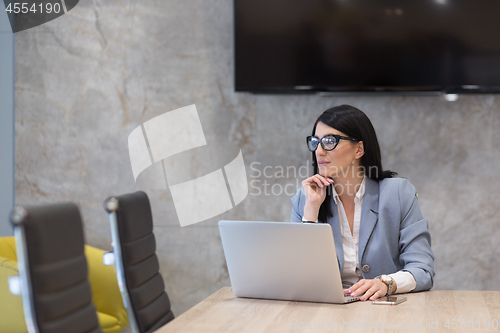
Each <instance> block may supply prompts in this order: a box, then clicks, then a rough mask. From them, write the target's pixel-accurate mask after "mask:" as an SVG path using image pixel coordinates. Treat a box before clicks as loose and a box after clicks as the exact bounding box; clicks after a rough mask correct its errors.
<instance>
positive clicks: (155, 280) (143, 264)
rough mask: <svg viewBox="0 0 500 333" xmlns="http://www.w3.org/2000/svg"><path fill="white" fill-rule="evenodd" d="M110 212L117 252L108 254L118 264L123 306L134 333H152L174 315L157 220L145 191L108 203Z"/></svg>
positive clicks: (107, 207) (117, 271) (110, 259)
mask: <svg viewBox="0 0 500 333" xmlns="http://www.w3.org/2000/svg"><path fill="white" fill-rule="evenodd" d="M104 209H105V210H106V211H107V212H108V213H109V218H110V224H111V237H112V239H113V252H109V253H107V254H105V255H104V262H105V263H106V264H114V265H115V270H116V276H117V279H118V284H119V286H120V291H121V294H122V298H123V303H124V304H125V307H126V308H127V311H128V316H129V320H130V326H131V328H132V331H133V332H134V333H149V332H153V331H154V330H156V329H158V328H160V327H161V326H163V325H165V324H166V323H168V322H169V321H171V320H172V319H174V315H173V313H172V311H171V310H170V300H169V298H168V295H167V293H166V292H165V284H164V283H163V278H162V276H161V275H160V273H159V268H160V267H159V263H158V258H157V256H156V241H155V236H154V234H153V217H152V215H151V206H150V204H149V199H148V196H147V195H146V193H144V192H140V191H139V192H135V193H130V194H125V195H122V196H119V197H110V198H108V199H106V200H105V202H104Z"/></svg>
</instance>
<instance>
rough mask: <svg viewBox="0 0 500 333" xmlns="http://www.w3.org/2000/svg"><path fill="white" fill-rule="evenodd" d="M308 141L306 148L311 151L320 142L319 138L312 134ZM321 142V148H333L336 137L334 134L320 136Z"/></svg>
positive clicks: (335, 143)
mask: <svg viewBox="0 0 500 333" xmlns="http://www.w3.org/2000/svg"><path fill="white" fill-rule="evenodd" d="M307 143H308V146H309V147H308V148H309V150H311V151H315V150H316V149H317V148H318V145H319V143H320V139H318V138H316V137H314V136H312V137H310V138H309V141H308V142H307ZM321 143H322V146H323V149H325V150H333V149H334V148H335V146H336V145H337V139H336V138H335V137H334V136H330V135H327V136H325V137H323V138H321Z"/></svg>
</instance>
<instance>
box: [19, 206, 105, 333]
mask: <svg viewBox="0 0 500 333" xmlns="http://www.w3.org/2000/svg"><path fill="white" fill-rule="evenodd" d="M11 222H12V225H13V226H14V236H15V239H16V248H17V259H18V267H19V275H20V280H21V281H20V282H21V284H20V289H21V296H22V301H23V309H24V315H25V319H26V325H27V327H28V331H29V332H30V333H31V332H38V333H67V332H72V333H99V332H101V329H100V327H99V322H98V319H97V314H96V309H95V307H94V304H93V303H92V295H91V289H90V285H89V282H88V279H87V273H88V268H87V260H86V258H85V255H84V236H83V226H82V220H81V217H80V211H79V210H78V207H77V206H76V205H75V204H72V203H62V204H52V205H44V206H34V207H21V206H16V207H14V209H13V210H12V213H11Z"/></svg>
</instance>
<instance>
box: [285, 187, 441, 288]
mask: <svg viewBox="0 0 500 333" xmlns="http://www.w3.org/2000/svg"><path fill="white" fill-rule="evenodd" d="M291 200H292V204H293V207H292V218H291V221H292V222H301V221H302V216H303V215H304V205H305V201H306V200H305V195H304V193H303V190H302V188H301V189H299V190H298V191H297V193H296V194H295V195H294V196H293V197H292V199H291ZM330 204H331V208H332V212H333V217H330V218H328V221H327V222H328V224H330V225H331V226H332V231H333V238H334V240H335V249H336V251H337V259H338V261H339V266H340V271H342V267H343V265H344V250H343V246H342V234H341V231H340V222H339V216H338V210H337V205H336V204H335V201H334V200H333V199H332V200H331V203H330ZM358 253H359V267H360V268H361V274H362V276H363V278H365V279H373V278H375V277H376V276H378V275H380V274H392V273H395V272H397V271H400V270H403V271H407V272H410V273H411V274H412V275H413V276H414V277H415V281H416V282H417V287H416V288H415V289H414V290H413V291H422V290H429V289H431V288H432V285H433V277H434V275H435V273H434V253H433V252H432V250H431V235H430V233H429V223H428V222H427V219H424V218H423V217H422V213H421V212H420V207H419V205H418V201H417V196H416V192H415V187H414V186H413V185H412V184H411V183H410V182H409V181H408V180H407V179H405V178H386V179H384V180H381V181H379V182H377V181H375V180H372V179H369V178H367V179H366V189H365V196H364V198H363V207H362V209H361V225H360V230H359V251H358Z"/></svg>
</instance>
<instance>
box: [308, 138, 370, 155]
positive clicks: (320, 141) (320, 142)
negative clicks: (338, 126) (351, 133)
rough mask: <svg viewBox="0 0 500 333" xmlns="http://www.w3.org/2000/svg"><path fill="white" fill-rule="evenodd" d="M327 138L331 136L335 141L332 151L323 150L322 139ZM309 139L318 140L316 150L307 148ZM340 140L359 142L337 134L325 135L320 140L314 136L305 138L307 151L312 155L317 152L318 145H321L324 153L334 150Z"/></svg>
mask: <svg viewBox="0 0 500 333" xmlns="http://www.w3.org/2000/svg"><path fill="white" fill-rule="evenodd" d="M327 136H333V137H334V138H335V141H336V142H335V146H333V148H332V149H326V148H325V145H324V144H323V139H324V138H326V137H327ZM310 138H316V139H318V140H319V143H318V145H316V149H314V150H311V149H310V148H309V140H310ZM341 139H342V140H349V141H357V142H359V141H361V140H358V139H355V138H350V137H347V136H342V135H338V134H327V135H325V136H324V137H322V138H321V139H320V138H318V137H316V136H314V135H309V136H308V137H307V138H306V144H307V149H309V151H311V152H313V153H314V152H315V151H316V150H318V147H319V145H320V144H321V147H322V148H323V150H324V151H332V150H334V149H335V148H337V146H338V144H339V142H340V140H341Z"/></svg>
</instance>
